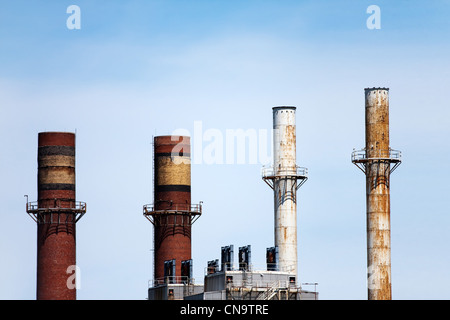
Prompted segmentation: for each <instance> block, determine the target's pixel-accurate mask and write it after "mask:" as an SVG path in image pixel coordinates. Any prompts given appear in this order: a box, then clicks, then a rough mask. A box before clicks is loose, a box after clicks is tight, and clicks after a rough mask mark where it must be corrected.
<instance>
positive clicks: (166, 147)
mask: <svg viewBox="0 0 450 320" xmlns="http://www.w3.org/2000/svg"><path fill="white" fill-rule="evenodd" d="M153 148H154V164H153V166H154V176H153V179H154V186H153V191H154V202H153V204H152V205H145V206H144V216H146V218H147V219H149V220H150V221H151V222H152V224H153V227H154V228H153V230H154V284H155V285H158V284H162V283H182V282H183V283H187V282H189V281H190V278H191V277H192V275H191V274H189V272H190V271H189V270H190V268H189V267H191V266H192V263H191V262H190V261H191V226H192V224H193V223H194V221H195V220H196V219H197V218H198V217H199V216H200V215H201V204H196V205H191V148H190V137H186V136H158V137H154V141H153ZM183 262H184V264H186V263H187V264H186V265H189V267H186V268H182V264H183Z"/></svg>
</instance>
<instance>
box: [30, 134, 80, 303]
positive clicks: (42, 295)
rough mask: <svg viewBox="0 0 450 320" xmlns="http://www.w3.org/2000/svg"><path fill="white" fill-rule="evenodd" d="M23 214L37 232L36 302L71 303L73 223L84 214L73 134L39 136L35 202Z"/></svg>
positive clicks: (74, 291)
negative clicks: (77, 192)
mask: <svg viewBox="0 0 450 320" xmlns="http://www.w3.org/2000/svg"><path fill="white" fill-rule="evenodd" d="M27 212H28V214H29V215H30V216H31V217H32V218H33V219H34V220H35V221H36V222H37V228H38V232H37V286H36V298H37V299H38V300H75V299H76V285H75V284H76V280H75V277H74V275H75V276H76V273H74V272H75V271H76V270H77V268H76V237H75V223H76V222H77V221H78V220H79V219H80V218H81V216H82V215H84V213H85V212H86V204H85V203H84V202H77V201H76V200H75V134H73V133H67V132H41V133H39V136H38V201H37V202H27ZM72 274H74V275H72Z"/></svg>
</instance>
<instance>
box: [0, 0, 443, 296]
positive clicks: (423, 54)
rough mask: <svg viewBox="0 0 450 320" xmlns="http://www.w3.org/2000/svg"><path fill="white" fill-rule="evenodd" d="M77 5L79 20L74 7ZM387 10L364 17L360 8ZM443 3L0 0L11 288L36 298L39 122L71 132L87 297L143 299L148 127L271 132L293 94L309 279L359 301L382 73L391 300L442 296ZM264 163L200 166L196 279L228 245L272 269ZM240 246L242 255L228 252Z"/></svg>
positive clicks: (304, 278)
mask: <svg viewBox="0 0 450 320" xmlns="http://www.w3.org/2000/svg"><path fill="white" fill-rule="evenodd" d="M71 4H76V5H78V6H79V7H80V9H81V29H80V30H69V29H67V27H66V19H67V18H68V17H69V14H67V13H66V9H67V7H68V6H69V5H71ZM372 4H376V5H378V6H379V7H380V9H381V29H379V30H369V29H368V28H367V27H366V20H367V18H368V17H369V14H367V13H366V9H367V7H368V6H369V5H372ZM449 14H450V3H449V2H448V1H427V2H424V1H395V2H393V1H376V2H373V1H206V0H205V1H196V0H193V1H143V0H140V1H126V2H125V1H4V0H2V1H0V112H1V113H0V114H1V116H0V147H1V150H2V153H1V154H0V177H1V180H0V194H1V195H2V197H1V201H2V209H1V211H0V214H1V215H2V217H3V220H2V221H3V222H2V224H1V226H0V228H1V230H0V252H1V253H2V256H3V257H6V258H5V259H4V260H3V261H2V262H3V263H2V264H1V267H0V283H1V284H2V285H1V286H0V298H1V299H34V298H35V285H36V284H35V281H36V280H35V274H36V226H35V223H34V222H33V221H32V220H31V219H30V218H29V217H28V215H27V214H26V212H25V198H24V197H23V195H24V194H28V195H29V197H30V200H35V199H36V197H37V191H36V183H37V181H36V174H37V163H36V154H37V134H38V132H41V131H47V130H48V131H50V130H52V131H53V130H55V131H56V130H63V131H72V132H73V131H76V132H77V200H80V201H86V202H87V203H88V212H87V214H86V215H85V216H84V217H83V218H82V219H81V220H80V221H79V223H78V224H77V263H78V264H79V266H80V268H81V289H80V290H79V291H78V298H79V299H145V297H146V290H147V281H148V280H149V279H150V278H151V277H152V260H151V251H150V250H151V248H152V229H151V224H150V222H148V221H147V220H146V219H145V218H144V217H143V216H142V205H144V204H147V203H150V202H151V201H152V191H153V190H152V167H151V166H152V155H151V152H152V149H151V140H152V136H154V135H162V134H170V133H172V132H173V131H174V130H176V129H185V130H188V131H190V132H191V133H192V132H193V128H194V123H195V121H201V122H202V125H203V129H204V130H207V129H217V130H219V132H223V133H225V131H226V130H227V129H238V128H242V129H255V130H259V129H266V130H270V129H271V126H272V114H271V112H272V109H271V108H272V107H273V106H277V105H294V106H297V162H298V164H299V165H301V166H305V167H308V169H309V176H310V177H309V180H308V181H307V182H306V183H305V185H304V186H302V188H301V189H300V194H299V197H300V203H299V206H298V217H299V218H298V222H299V225H298V241H299V268H298V269H299V277H300V281H301V282H318V283H319V286H318V290H319V294H320V297H321V298H322V299H366V297H367V292H366V291H367V290H366V249H365V247H366V242H365V241H366V235H365V179H364V176H363V174H362V173H361V172H360V171H359V170H358V169H357V168H356V167H355V166H354V165H352V163H351V162H350V153H351V151H352V149H353V148H362V147H363V146H364V91H363V89H364V88H365V87H372V86H381V87H389V88H390V138H391V146H392V147H393V148H395V149H399V150H401V151H402V152H403V163H402V165H401V166H400V167H399V168H398V169H397V170H396V171H395V173H394V174H393V176H392V189H391V224H392V228H391V236H392V285H393V298H394V299H429V298H431V299H449V298H450V295H449V290H448V287H449V286H450V277H449V276H448V273H447V272H446V270H447V266H448V264H449V263H450V261H449V256H448V254H446V252H447V251H448V250H447V247H448V243H450V235H449V233H448V225H449V222H450V217H449V215H448V208H449V204H448V200H447V199H448V190H449V189H448V185H447V182H448V181H449V178H450V174H449V173H448V171H447V170H446V169H445V164H446V163H447V162H448V160H450V151H449V148H448V147H449V142H448V137H449V133H450V132H449V131H450V129H449V128H450V120H449V119H450V111H449V108H448V107H449V105H448V99H447V93H448V82H449V77H450V65H449V61H448V57H449V56H450V46H449V42H448V39H449V38H450V37H449V36H450V23H449V20H448V16H449ZM260 171H261V165H259V164H244V165H238V164H234V165H226V164H223V165H206V164H194V165H193V166H192V201H193V203H198V202H199V201H203V202H204V214H203V216H202V217H201V218H200V219H199V220H198V221H197V222H196V223H195V224H194V227H193V238H192V248H193V250H192V254H193V259H194V273H195V278H196V282H199V283H201V282H203V279H202V278H203V274H204V268H205V267H206V262H207V261H208V260H212V259H216V258H220V247H221V246H225V245H229V244H234V246H235V248H237V247H239V246H243V245H247V244H250V245H252V259H253V263H254V264H255V265H257V266H264V262H265V261H264V255H265V248H266V247H270V246H272V245H273V225H272V223H273V199H272V192H271V190H270V189H269V188H268V187H267V186H266V185H265V183H264V182H263V181H262V180H261V177H260ZM235 259H237V258H235Z"/></svg>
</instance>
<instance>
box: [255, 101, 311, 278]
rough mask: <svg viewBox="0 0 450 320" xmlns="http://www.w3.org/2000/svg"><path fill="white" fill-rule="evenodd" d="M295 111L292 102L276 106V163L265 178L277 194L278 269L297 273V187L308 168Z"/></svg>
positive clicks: (274, 137) (274, 121)
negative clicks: (299, 156) (300, 158)
mask: <svg viewBox="0 0 450 320" xmlns="http://www.w3.org/2000/svg"><path fill="white" fill-rule="evenodd" d="M295 111H296V108H295V107H289V106H287V107H286V106H283V107H274V108H273V129H274V131H273V167H265V168H263V180H264V181H265V182H266V183H267V184H268V185H269V186H270V187H271V188H272V189H273V194H274V227H275V247H276V248H277V249H278V269H279V271H284V272H289V273H292V274H293V275H295V276H297V190H298V189H299V188H300V186H301V185H302V184H303V183H304V182H305V181H306V180H307V172H308V170H307V169H306V168H301V167H298V166H297V165H296V133H295V130H296V127H295Z"/></svg>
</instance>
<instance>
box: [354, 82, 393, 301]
mask: <svg viewBox="0 0 450 320" xmlns="http://www.w3.org/2000/svg"><path fill="white" fill-rule="evenodd" d="M364 90H365V117H366V147H365V148H364V149H362V150H359V151H353V153H352V162H353V163H354V164H355V165H356V166H358V168H360V169H361V170H362V171H363V172H364V173H365V175H366V201H367V202H366V207H367V215H366V219H367V287H368V299H369V300H391V299H392V288H391V226H390V175H391V173H392V172H393V171H394V170H395V169H396V168H397V167H398V166H399V165H400V163H401V153H400V151H396V150H392V149H391V147H390V145H389V89H388V88H366V89H364Z"/></svg>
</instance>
